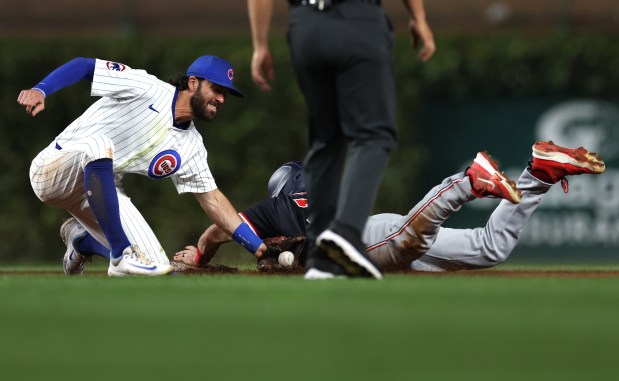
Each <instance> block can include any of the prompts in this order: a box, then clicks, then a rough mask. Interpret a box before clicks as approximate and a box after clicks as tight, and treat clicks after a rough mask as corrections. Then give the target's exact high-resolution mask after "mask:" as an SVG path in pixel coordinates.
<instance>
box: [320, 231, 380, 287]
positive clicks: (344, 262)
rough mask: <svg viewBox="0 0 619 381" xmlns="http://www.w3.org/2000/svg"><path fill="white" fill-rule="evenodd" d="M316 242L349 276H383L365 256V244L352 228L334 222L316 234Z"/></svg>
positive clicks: (377, 277)
mask: <svg viewBox="0 0 619 381" xmlns="http://www.w3.org/2000/svg"><path fill="white" fill-rule="evenodd" d="M316 244H317V245H318V246H320V247H321V248H322V249H324V250H325V251H326V252H327V255H328V257H329V258H330V259H332V260H333V261H335V262H336V263H337V264H338V265H340V266H342V267H343V268H344V270H345V271H346V273H347V274H348V275H349V276H359V277H371V278H376V279H382V278H383V273H382V272H381V271H380V270H379V269H378V267H376V265H375V264H374V263H372V261H371V260H370V259H369V258H368V257H367V253H366V251H365V245H364V244H363V242H361V237H359V234H358V233H356V232H355V231H354V230H353V229H351V228H349V227H346V226H344V225H340V224H337V223H334V224H333V225H332V226H331V228H329V229H327V230H325V231H324V232H322V233H321V234H320V235H319V236H318V238H317V239H316Z"/></svg>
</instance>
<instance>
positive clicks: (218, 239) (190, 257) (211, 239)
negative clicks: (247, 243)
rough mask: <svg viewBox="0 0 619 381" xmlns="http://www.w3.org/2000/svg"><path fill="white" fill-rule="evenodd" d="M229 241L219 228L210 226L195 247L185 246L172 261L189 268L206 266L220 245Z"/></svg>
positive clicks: (229, 238) (228, 237)
mask: <svg viewBox="0 0 619 381" xmlns="http://www.w3.org/2000/svg"><path fill="white" fill-rule="evenodd" d="M231 241H232V237H230V235H229V234H226V232H224V231H223V230H222V229H221V228H220V227H219V226H217V225H211V226H209V227H208V228H207V229H206V230H205V231H204V233H202V235H201V236H200V239H199V240H198V246H197V247H196V246H186V247H185V249H183V250H180V251H179V252H177V253H176V254H175V255H174V260H175V261H176V262H181V263H184V264H187V265H191V266H199V265H206V264H208V263H210V262H211V260H212V259H213V257H214V256H215V254H216V253H217V250H219V247H220V246H221V245H223V244H224V243H227V242H231Z"/></svg>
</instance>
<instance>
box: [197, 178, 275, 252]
mask: <svg viewBox="0 0 619 381" xmlns="http://www.w3.org/2000/svg"><path fill="white" fill-rule="evenodd" d="M195 197H196V199H197V200H198V202H199V203H200V206H201V207H202V210H204V212H205V213H206V215H207V216H209V218H210V219H211V220H212V221H213V222H214V223H215V225H217V226H218V227H219V228H220V229H221V230H222V231H223V232H225V233H226V234H229V235H230V236H231V237H232V239H233V240H234V241H236V242H237V243H239V244H240V245H242V246H243V247H244V248H245V249H246V250H247V251H249V252H250V253H252V254H254V255H255V256H256V257H258V258H260V257H261V256H262V254H263V253H264V251H265V250H266V246H265V245H264V243H262V240H261V239H260V237H258V236H257V235H256V233H254V231H253V230H252V229H251V228H250V227H249V225H247V224H246V223H245V222H243V220H241V217H239V214H238V212H237V211H236V209H234V206H232V204H231V203H230V201H229V200H228V198H226V196H225V195H224V194H223V193H222V192H221V191H220V190H219V189H215V190H212V191H210V192H206V193H195Z"/></svg>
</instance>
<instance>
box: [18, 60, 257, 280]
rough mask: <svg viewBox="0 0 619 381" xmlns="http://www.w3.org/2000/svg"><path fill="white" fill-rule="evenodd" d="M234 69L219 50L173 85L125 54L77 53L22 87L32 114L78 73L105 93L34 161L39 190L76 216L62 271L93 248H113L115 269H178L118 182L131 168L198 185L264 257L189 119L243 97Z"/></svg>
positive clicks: (95, 91)
mask: <svg viewBox="0 0 619 381" xmlns="http://www.w3.org/2000/svg"><path fill="white" fill-rule="evenodd" d="M233 77H234V71H233V68H232V66H231V65H230V63H229V62H227V61H226V60H224V59H222V58H219V57H214V56H202V57H199V58H198V59H196V60H195V61H194V62H193V63H192V64H191V66H190V67H189V69H188V70H187V73H186V75H183V76H179V78H177V79H176V80H175V81H173V83H172V84H169V83H166V82H163V81H161V80H159V79H158V78H156V77H154V76H152V75H150V74H148V73H147V72H145V71H143V70H134V69H131V68H130V67H128V66H126V65H124V64H121V63H116V62H110V61H104V60H99V59H93V58H76V59H74V60H72V61H69V62H68V63H66V64H65V65H62V66H60V67H59V68H57V69H56V70H54V71H53V72H52V73H51V74H50V75H48V76H47V77H46V78H45V79H44V80H43V81H41V82H40V83H39V84H37V85H36V86H35V87H34V88H32V89H29V90H23V91H22V92H21V93H20V94H19V97H18V103H19V104H20V105H22V106H24V107H25V108H26V111H27V112H28V113H29V114H31V115H32V116H35V115H37V114H38V113H39V112H40V111H42V110H43V109H44V106H45V97H47V96H49V95H51V94H52V93H54V92H55V91H58V90H60V89H62V88H64V87H66V86H70V85H72V84H74V83H76V82H78V81H80V80H90V81H91V82H92V89H91V94H92V95H93V96H99V97H101V99H99V100H98V101H97V102H95V103H94V104H93V105H92V106H90V108H88V110H86V112H84V114H82V115H81V116H80V117H79V118H77V119H76V120H75V121H74V122H73V123H71V124H70V125H69V126H68V127H67V128H66V129H65V130H64V131H63V132H62V133H60V135H58V136H57V137H56V139H55V140H54V141H53V142H51V144H50V145H49V146H48V147H47V148H45V149H44V150H43V151H41V152H40V153H39V154H38V155H37V156H36V158H35V159H34V160H33V161H32V165H31V168H30V180H31V184H32V188H33V189H34V192H35V194H36V195H37V197H39V198H40V199H41V200H42V201H43V202H45V203H47V204H50V205H53V206H56V207H60V208H63V209H66V210H67V211H68V212H69V213H70V214H71V215H72V216H73V217H74V218H71V219H69V220H67V221H66V222H65V223H64V224H63V225H62V227H61V237H62V238H63V240H64V242H65V243H66V245H67V252H66V253H65V256H64V258H63V264H64V270H65V273H67V274H69V275H73V274H81V273H82V272H83V270H84V264H85V262H86V261H87V260H88V259H89V258H90V257H91V255H93V254H97V255H101V253H106V254H107V253H109V259H110V266H109V269H108V275H111V276H122V275H162V274H167V273H169V272H171V271H172V270H173V268H172V266H170V263H169V260H168V258H167V256H166V254H165V251H164V250H163V248H162V247H161V244H160V243H159V241H158V239H157V237H156V236H155V234H154V233H153V231H152V229H151V228H150V226H149V225H148V223H147V222H146V221H145V220H144V218H143V217H142V215H141V214H140V212H139V211H138V210H137V209H136V208H135V206H134V205H133V204H132V203H131V201H130V199H129V198H128V197H127V196H126V195H125V193H124V192H123V190H122V188H121V180H122V177H123V176H124V175H125V174H127V173H138V174H142V175H145V176H148V177H150V178H153V179H163V178H166V177H169V178H170V179H171V180H172V182H173V183H174V185H175V186H176V189H177V191H178V193H193V194H194V195H195V196H196V198H197V200H198V202H199V203H200V205H201V207H202V209H203V210H204V211H205V212H206V214H207V215H208V216H209V217H210V218H211V219H212V220H213V222H214V223H215V224H216V225H218V226H219V227H221V228H222V229H223V230H225V231H227V232H228V233H229V234H231V235H232V236H233V237H234V239H235V240H236V241H237V242H239V243H240V244H242V245H243V246H244V247H245V248H246V249H247V250H249V251H250V252H251V253H252V254H254V255H256V256H257V257H260V256H261V254H262V253H263V251H264V250H265V246H264V244H263V243H262V241H261V240H260V238H258V237H257V236H256V235H255V233H254V232H253V231H252V230H251V229H250V228H249V227H248V226H247V225H246V224H245V223H243V221H242V220H241V219H240V217H239V215H238V214H237V212H236V210H235V208H234V207H233V206H232V205H231V203H230V202H229V201H228V199H227V198H226V197H225V196H224V195H223V193H222V192H221V191H219V190H218V189H217V185H216V184H215V180H214V178H213V175H212V174H211V171H210V169H209V167H208V163H207V151H206V148H205V146H204V143H203V140H202V136H201V135H200V133H199V132H198V131H197V130H196V127H195V126H194V124H193V121H192V120H193V119H194V118H201V119H205V120H212V119H213V118H214V117H215V114H216V113H217V110H218V109H219V107H221V105H223V103H224V101H225V99H226V96H227V95H228V94H232V95H235V96H239V97H242V96H243V94H242V93H241V92H240V91H239V90H237V89H236V88H235V87H234V84H233ZM105 256H107V255H105Z"/></svg>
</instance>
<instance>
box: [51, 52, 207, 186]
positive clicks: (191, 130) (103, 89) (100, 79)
mask: <svg viewBox="0 0 619 381" xmlns="http://www.w3.org/2000/svg"><path fill="white" fill-rule="evenodd" d="M91 95H93V96H100V97H102V98H101V99H99V100H98V101H97V102H95V103H94V104H93V105H92V106H90V107H89V108H88V110H86V111H85V112H84V113H83V114H82V115H81V116H80V117H79V118H77V119H76V120H75V121H74V122H73V123H71V124H70V125H69V126H68V127H67V128H66V129H65V130H64V131H63V132H62V133H60V135H58V136H57V137H56V143H57V144H58V146H60V147H62V146H63V144H67V143H70V142H71V141H75V140H79V139H82V138H84V137H88V136H94V135H104V136H106V137H107V138H109V139H111V140H112V142H113V145H114V157H113V159H114V174H115V175H116V176H117V178H122V176H123V175H124V174H125V173H139V174H142V175H145V176H148V177H151V178H154V179H161V178H166V177H170V178H171V179H172V181H173V183H174V185H175V186H176V189H177V191H178V193H204V192H209V191H211V190H214V189H216V188H217V185H216V184H215V179H214V178H213V175H212V174H211V171H210V169H209V167H208V163H207V151H206V148H205V146H204V142H203V139H202V135H200V133H199V132H198V131H197V130H196V127H195V125H194V124H193V122H190V123H189V126H188V127H187V128H186V129H182V128H177V127H175V126H174V110H173V109H174V106H175V103H176V96H177V91H176V88H175V87H174V86H172V85H170V84H168V83H166V82H163V81H161V80H159V79H158V78H157V77H155V76H153V75H150V74H148V73H147V72H145V71H144V70H134V69H131V68H130V67H128V66H126V65H123V64H120V63H115V62H110V61H103V60H99V59H97V60H96V67H95V72H94V77H93V81H92V89H91Z"/></svg>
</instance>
